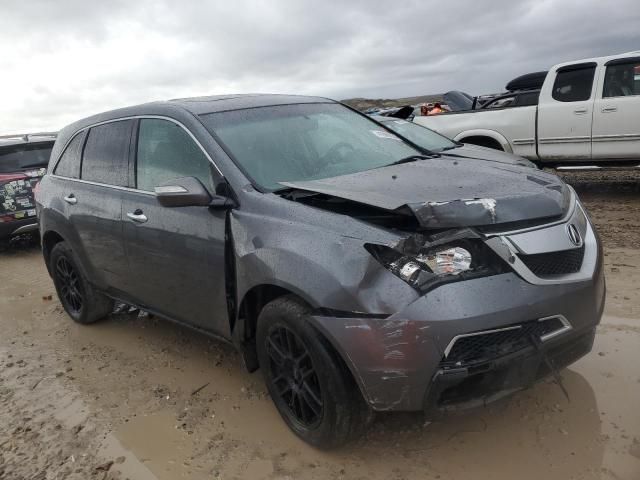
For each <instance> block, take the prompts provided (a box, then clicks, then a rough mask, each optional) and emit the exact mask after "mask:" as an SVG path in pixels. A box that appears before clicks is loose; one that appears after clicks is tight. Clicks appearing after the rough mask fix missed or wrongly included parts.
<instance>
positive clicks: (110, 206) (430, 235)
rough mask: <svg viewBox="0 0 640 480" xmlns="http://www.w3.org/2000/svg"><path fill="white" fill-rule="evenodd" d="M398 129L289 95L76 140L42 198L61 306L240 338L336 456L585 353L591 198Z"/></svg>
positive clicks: (136, 123) (75, 130)
mask: <svg viewBox="0 0 640 480" xmlns="http://www.w3.org/2000/svg"><path fill="white" fill-rule="evenodd" d="M386 125H387V124H386V123H379V122H375V121H374V120H372V119H371V118H369V117H367V116H366V115H363V114H361V113H358V112H356V111H354V110H353V109H350V108H349V107H346V106H344V105H342V104H339V103H336V102H333V101H331V100H327V99H324V98H317V97H302V96H286V95H244V96H242V95H240V96H220V97H203V98H190V99H178V100H172V101H167V102H156V103H149V104H145V105H140V106H136V107H130V108H126V109H121V110H115V111H111V112H107V113H103V114H100V115H96V116H93V117H90V118H87V119H84V120H80V121H78V122H76V123H74V124H72V125H69V126H68V127H66V128H64V129H63V130H62V131H61V132H60V134H59V137H58V139H57V141H56V144H55V146H54V149H53V152H52V155H51V162H50V165H49V169H48V173H47V175H45V177H44V178H43V180H42V182H41V185H40V189H39V191H38V196H37V203H38V205H37V208H38V215H39V220H40V234H41V238H42V247H43V254H44V259H45V262H46V265H47V268H48V270H49V273H50V274H51V276H52V278H53V282H54V285H55V288H56V291H57V293H58V296H59V298H60V301H61V303H62V305H63V307H64V308H65V310H66V312H67V313H68V315H69V316H70V317H71V318H72V319H73V320H75V321H77V322H80V323H91V322H95V321H97V320H99V319H100V318H103V317H105V316H107V315H108V314H109V313H110V312H111V311H112V308H113V302H114V299H117V300H119V301H122V302H124V303H128V304H132V305H134V306H138V307H140V308H142V309H144V310H147V311H150V312H152V313H154V314H156V315H159V316H162V317H165V318H168V319H171V320H173V321H176V322H179V323H182V324H186V325H189V326H191V327H192V328H196V329H198V330H199V331H202V332H205V333H207V334H209V335H213V336H216V337H218V338H222V339H224V340H226V341H229V342H231V343H233V344H234V345H235V346H236V347H237V348H238V350H239V351H240V352H241V354H242V358H243V359H244V362H245V364H246V366H247V367H248V369H249V370H251V371H253V370H255V369H257V368H258V367H259V368H260V369H261V370H262V372H263V375H264V378H265V382H266V384H267V388H268V390H269V393H270V396H271V398H272V399H273V401H274V403H275V405H276V407H277V409H278V411H279V412H280V414H281V415H282V417H283V419H284V421H285V422H286V423H287V424H288V425H289V427H290V428H291V429H292V430H293V431H294V432H295V433H296V434H297V435H298V436H300V437H301V438H302V439H304V440H305V441H307V442H309V443H311V444H313V445H316V446H321V447H328V446H335V445H339V444H341V443H343V442H345V441H346V440H348V439H349V438H352V437H353V436H354V435H355V434H356V433H357V432H358V431H359V430H360V429H361V428H362V426H363V425H365V424H366V421H367V420H368V419H369V418H371V415H370V412H371V411H372V410H373V411H422V410H427V411H432V410H436V409H444V410H446V409H449V408H457V407H468V406H473V405H483V404H486V403H488V402H490V401H493V400H496V399H497V398H500V397H502V396H504V395H506V394H509V393H512V392H515V391H517V390H520V389H522V388H526V387H527V386H530V385H532V384H533V383H534V382H536V381H537V380H539V379H541V378H543V377H545V376H547V375H549V374H552V373H554V372H556V371H557V370H558V369H560V368H563V367H565V366H567V365H569V364H571V363H572V362H574V361H575V360H577V359H578V358H580V357H582V356H583V355H585V354H586V353H588V352H589V351H590V350H591V348H592V344H593V339H594V335H595V328H596V325H597V324H598V322H599V321H600V317H601V314H602V309H603V306H604V298H605V284H604V276H603V269H602V252H601V248H600V244H599V241H598V237H597V235H596V233H595V231H594V228H593V226H592V224H591V222H590V220H589V217H588V216H587V214H586V212H585V210H584V208H583V207H582V205H581V203H580V201H579V199H578V197H577V195H576V193H575V192H574V191H573V189H572V188H571V187H569V186H568V185H566V184H565V183H564V182H563V181H562V180H561V179H559V178H558V177H556V176H554V175H551V174H548V173H545V172H543V171H540V170H535V169H532V168H530V167H529V166H526V165H525V166H523V165H518V164H517V162H516V163H513V164H510V163H505V162H495V161H489V160H483V159H482V158H481V157H480V158H465V157H463V156H462V155H453V154H450V152H455V151H456V150H457V146H456V145H455V144H453V143H451V142H450V144H448V145H447V146H446V148H440V149H438V151H434V150H431V149H429V148H426V147H425V146H421V145H418V142H416V141H409V140H408V139H407V138H405V137H404V136H401V135H398V134H396V133H395V132H394V131H393V130H392V129H390V128H387V126H386ZM425 131H426V130H425ZM449 147H451V148H449ZM454 147H455V148H454ZM575 401H580V399H576V400H575Z"/></svg>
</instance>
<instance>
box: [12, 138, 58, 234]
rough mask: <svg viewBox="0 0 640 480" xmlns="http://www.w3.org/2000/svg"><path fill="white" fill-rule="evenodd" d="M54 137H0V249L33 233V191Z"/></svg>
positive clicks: (34, 219)
mask: <svg viewBox="0 0 640 480" xmlns="http://www.w3.org/2000/svg"><path fill="white" fill-rule="evenodd" d="M55 138H56V134H55V133H32V134H26V135H11V136H9V135H7V136H2V137H0V246H5V245H6V244H7V243H8V242H9V241H10V239H11V237H14V236H17V235H20V234H24V233H29V232H36V231H37V230H38V224H37V220H36V203H35V200H34V188H35V187H36V185H37V184H38V182H39V181H40V179H41V178H42V176H43V175H44V173H45V171H46V168H47V164H48V163H49V157H50V156H51V149H52V148H53V143H54V141H55Z"/></svg>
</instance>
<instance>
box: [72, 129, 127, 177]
mask: <svg viewBox="0 0 640 480" xmlns="http://www.w3.org/2000/svg"><path fill="white" fill-rule="evenodd" d="M132 124H133V120H120V121H117V122H111V123H105V124H104V125H98V126H97V127H92V128H91V130H89V135H88V137H87V142H86V145H85V147H84V155H83V156H82V175H81V177H82V179H83V180H89V181H91V182H99V183H106V184H109V185H117V186H121V187H126V186H127V185H128V183H129V166H128V154H129V142H130V138H131V126H132Z"/></svg>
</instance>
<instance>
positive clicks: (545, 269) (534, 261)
mask: <svg viewBox="0 0 640 480" xmlns="http://www.w3.org/2000/svg"><path fill="white" fill-rule="evenodd" d="M518 256H519V257H520V260H522V263H524V264H525V265H526V266H527V268H528V269H529V270H531V272H532V273H533V274H535V275H537V276H539V277H549V276H554V275H566V274H568V273H576V272H579V271H580V267H582V259H583V258H584V245H583V246H582V247H580V248H573V249H571V250H561V251H558V252H547V253H536V254H533V255H523V254H521V255H518Z"/></svg>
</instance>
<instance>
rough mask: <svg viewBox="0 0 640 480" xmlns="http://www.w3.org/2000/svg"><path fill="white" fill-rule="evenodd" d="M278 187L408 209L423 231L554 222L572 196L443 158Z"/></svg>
mask: <svg viewBox="0 0 640 480" xmlns="http://www.w3.org/2000/svg"><path fill="white" fill-rule="evenodd" d="M282 185H285V186H287V187H291V188H296V189H300V190H306V191H310V192H316V193H322V194H326V195H331V196H334V197H339V198H344V199H347V200H351V201H354V202H358V203H362V204H366V205H371V206H374V207H378V208H382V209H385V210H389V211H393V210H398V209H403V208H408V209H410V210H411V211H412V212H413V214H414V215H415V216H416V218H417V219H418V222H419V223H420V225H421V226H422V227H424V228H452V227H467V226H483V225H492V224H500V223H509V222H520V221H526V220H536V219H542V218H549V217H558V216H561V215H563V214H564V213H565V212H566V209H567V207H568V204H569V196H570V193H569V188H568V187H567V185H566V184H565V183H564V182H563V181H562V180H560V179H559V178H558V177H556V176H555V175H552V174H549V173H545V172H542V171H540V170H535V169H531V168H529V167H521V166H517V165H509V164H501V163H496V162H491V161H483V160H475V159H474V160H467V159H464V158H459V157H449V156H447V155H442V156H441V157H440V158H433V159H427V160H418V161H416V162H412V163H405V164H400V165H392V166H389V167H382V168H376V169H373V170H367V171H364V172H358V173H352V174H349V175H341V176H338V177H332V178H326V179H322V180H311V181H301V182H282Z"/></svg>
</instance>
